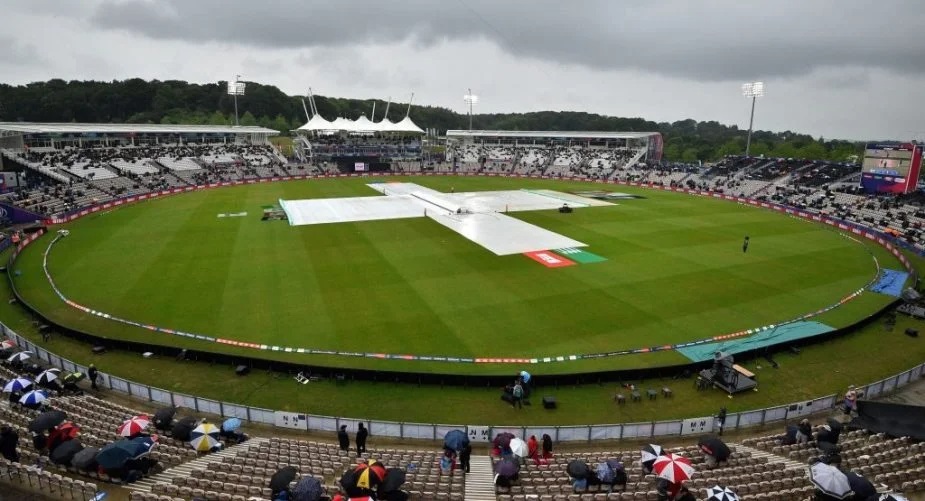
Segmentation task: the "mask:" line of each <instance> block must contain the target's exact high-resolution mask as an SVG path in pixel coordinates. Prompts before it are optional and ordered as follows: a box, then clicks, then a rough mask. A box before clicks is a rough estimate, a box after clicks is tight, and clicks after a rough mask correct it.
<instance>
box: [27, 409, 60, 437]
mask: <svg viewBox="0 0 925 501" xmlns="http://www.w3.org/2000/svg"><path fill="white" fill-rule="evenodd" d="M65 419H67V414H65V413H63V412H61V411H46V412H43V413H41V414H39V415H38V416H36V417H35V419H33V420H32V421H30V422H29V431H35V432H43V431H45V430H50V429H52V428H54V427H55V426H58V425H59V424H61V423H63V422H64V420H65Z"/></svg>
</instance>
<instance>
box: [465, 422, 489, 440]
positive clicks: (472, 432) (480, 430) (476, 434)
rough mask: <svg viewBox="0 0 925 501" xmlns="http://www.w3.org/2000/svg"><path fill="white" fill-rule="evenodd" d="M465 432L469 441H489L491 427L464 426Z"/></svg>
mask: <svg viewBox="0 0 925 501" xmlns="http://www.w3.org/2000/svg"><path fill="white" fill-rule="evenodd" d="M466 433H468V434H469V441H470V442H482V443H488V442H491V427H489V426H466Z"/></svg>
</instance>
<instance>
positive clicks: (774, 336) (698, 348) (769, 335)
mask: <svg viewBox="0 0 925 501" xmlns="http://www.w3.org/2000/svg"><path fill="white" fill-rule="evenodd" d="M834 330H835V327H832V326H829V325H826V324H823V323H820V322H803V321H801V322H792V323H789V324H784V325H777V326H774V327H769V328H767V329H764V330H760V331H758V332H756V333H755V334H752V335H751V336H748V337H741V338H735V339H730V340H728V341H720V342H716V343H704V344H698V345H694V346H686V347H683V348H678V351H679V352H680V353H681V354H682V355H684V356H685V357H687V358H689V359H690V360H691V362H706V361H707V360H713V354H714V353H716V352H717V351H722V352H725V353H729V354H733V355H734V354H736V353H744V352H746V351H752V350H757V349H759V348H764V347H765V346H770V345H773V344H778V343H784V342H787V341H794V340H797V339H802V338H807V337H812V336H816V335H819V334H825V333H826V332H832V331H834Z"/></svg>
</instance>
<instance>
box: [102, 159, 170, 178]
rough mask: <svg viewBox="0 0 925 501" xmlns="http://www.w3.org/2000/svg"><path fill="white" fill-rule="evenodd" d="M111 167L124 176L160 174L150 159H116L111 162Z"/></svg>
mask: <svg viewBox="0 0 925 501" xmlns="http://www.w3.org/2000/svg"><path fill="white" fill-rule="evenodd" d="M109 165H112V166H113V167H114V168H115V169H117V170H119V171H120V172H122V173H124V174H137V175H144V174H156V173H158V172H160V171H159V170H158V169H157V167H155V166H154V165H152V164H151V160H150V159H143V160H134V159H132V160H126V159H123V158H116V159H114V160H111V161H110V162H109Z"/></svg>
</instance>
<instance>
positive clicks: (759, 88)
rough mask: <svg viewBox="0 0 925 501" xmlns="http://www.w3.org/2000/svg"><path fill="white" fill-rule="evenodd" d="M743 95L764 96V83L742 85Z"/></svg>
mask: <svg viewBox="0 0 925 501" xmlns="http://www.w3.org/2000/svg"><path fill="white" fill-rule="evenodd" d="M742 95H743V96H745V97H761V96H764V82H748V83H744V84H742Z"/></svg>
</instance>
